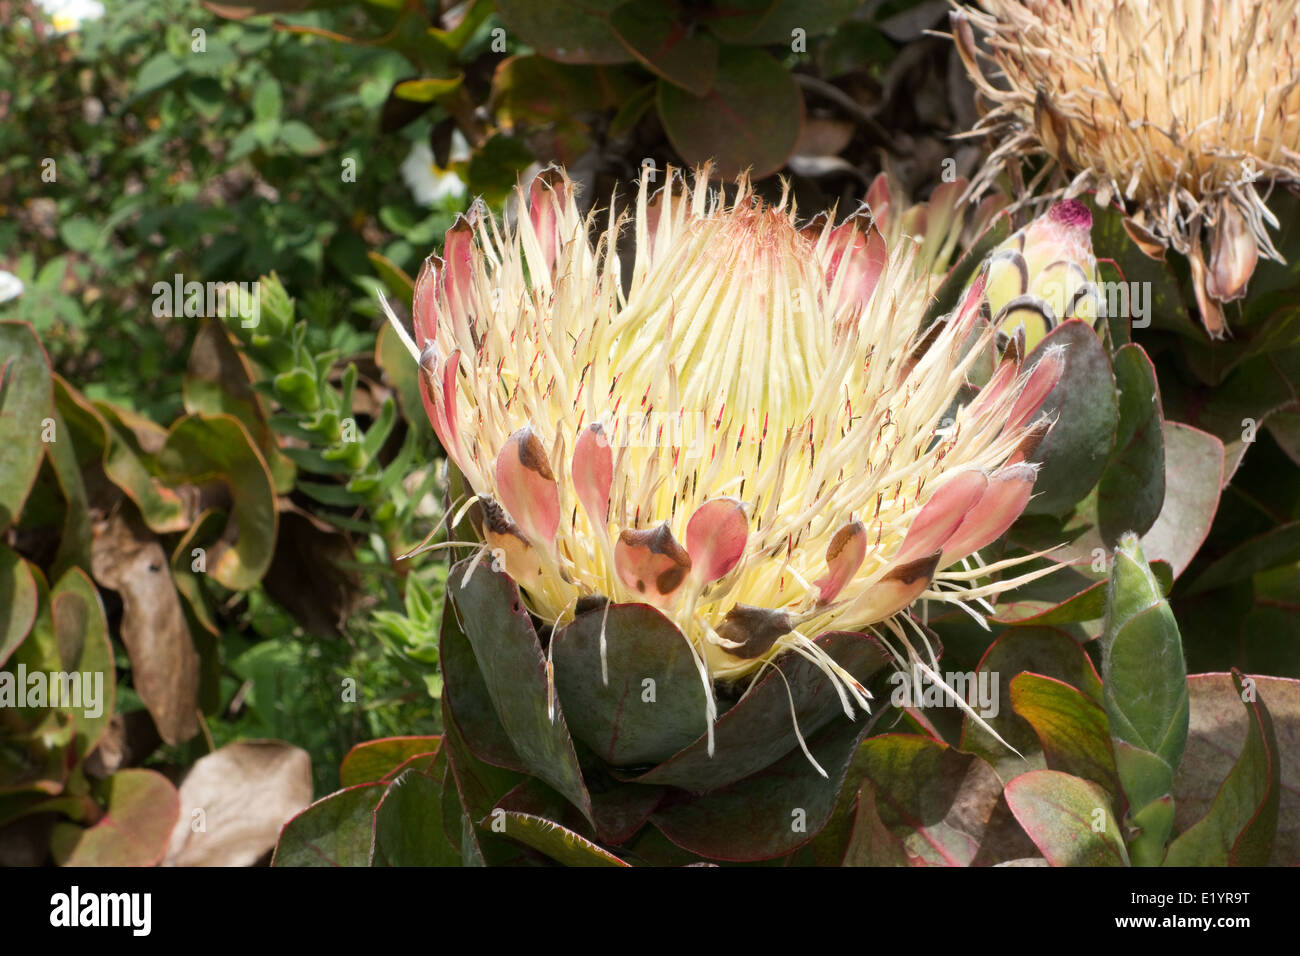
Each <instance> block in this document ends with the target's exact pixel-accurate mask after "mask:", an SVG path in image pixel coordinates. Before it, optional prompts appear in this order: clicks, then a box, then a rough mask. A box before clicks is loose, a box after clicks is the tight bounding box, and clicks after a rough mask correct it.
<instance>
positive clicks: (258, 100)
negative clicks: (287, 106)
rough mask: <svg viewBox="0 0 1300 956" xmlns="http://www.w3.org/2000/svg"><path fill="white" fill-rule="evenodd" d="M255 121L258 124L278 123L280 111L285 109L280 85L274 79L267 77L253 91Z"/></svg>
mask: <svg viewBox="0 0 1300 956" xmlns="http://www.w3.org/2000/svg"><path fill="white" fill-rule="evenodd" d="M252 105H253V119H254V121H255V122H257V123H267V122H278V120H279V119H280V111H281V110H282V109H283V108H284V98H283V96H282V95H281V93H280V83H279V81H277V80H276V79H275V78H274V77H270V76H268V77H266V78H265V79H263V80H262V82H260V83H258V84H257V88H256V89H255V90H253V104H252Z"/></svg>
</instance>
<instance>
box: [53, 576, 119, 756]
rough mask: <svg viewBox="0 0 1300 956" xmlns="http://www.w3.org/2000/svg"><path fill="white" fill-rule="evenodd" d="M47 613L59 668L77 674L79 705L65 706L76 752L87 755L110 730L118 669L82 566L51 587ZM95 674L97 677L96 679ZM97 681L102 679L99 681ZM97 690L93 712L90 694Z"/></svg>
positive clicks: (95, 591) (99, 606) (97, 602)
mask: <svg viewBox="0 0 1300 956" xmlns="http://www.w3.org/2000/svg"><path fill="white" fill-rule="evenodd" d="M50 612H51V617H52V619H53V622H54V639H55V643H56V646H57V649H58V654H59V660H60V663H61V665H62V666H61V667H60V668H59V670H62V671H64V672H66V673H76V674H80V675H81V686H82V690H81V706H80V707H69V706H68V705H66V704H65V705H64V709H65V710H69V711H71V713H72V714H73V717H74V721H73V726H74V727H75V728H76V753H77V754H78V756H81V757H85V756H87V755H88V754H89V753H90V752H91V751H92V750H94V749H95V747H96V746H98V745H99V742H100V740H101V739H102V738H103V736H104V734H105V733H106V732H107V731H108V726H109V723H110V722H111V721H112V719H113V706H114V701H115V700H116V697H117V674H116V669H115V668H114V664H113V647H112V645H111V644H110V643H109V639H108V620H107V618H105V616H104V605H103V602H102V601H100V598H99V590H98V589H97V588H96V587H95V585H94V584H93V583H92V582H91V580H90V578H89V577H88V576H87V575H86V572H85V571H83V570H82V569H81V568H69V569H68V571H67V572H66V573H65V574H64V575H63V577H61V578H60V579H59V580H58V582H57V583H56V584H55V585H54V588H53V590H52V591H50ZM96 677H98V680H96ZM100 681H102V682H103V683H102V684H101V683H100ZM92 682H93V685H94V691H93V692H94V693H95V694H96V695H97V698H96V700H95V701H94V708H93V709H94V710H96V711H98V712H97V713H94V714H92V713H91V709H92V708H91V707H90V703H91V702H90V700H89V698H88V697H87V694H88V693H91V692H92V691H91V688H90V687H88V686H87V684H88V683H92Z"/></svg>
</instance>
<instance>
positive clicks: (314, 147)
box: [279, 120, 328, 156]
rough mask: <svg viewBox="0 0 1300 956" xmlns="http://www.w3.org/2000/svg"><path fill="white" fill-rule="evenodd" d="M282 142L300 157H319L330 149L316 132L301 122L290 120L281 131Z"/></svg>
mask: <svg viewBox="0 0 1300 956" xmlns="http://www.w3.org/2000/svg"><path fill="white" fill-rule="evenodd" d="M279 137H280V142H281V143H283V144H284V145H285V146H288V147H289V148H290V149H291V150H293V151H294V152H295V153H297V154H298V155H299V156H319V155H320V154H321V153H323V152H325V150H326V149H327V148H328V146H327V144H326V142H325V140H323V139H321V138H320V137H319V136H317V135H316V131H315V130H313V129H312V128H311V127H310V126H308V125H307V124H306V123H304V122H302V121H300V120H289V121H288V122H287V123H285V124H284V125H282V126H281V127H280V130H279Z"/></svg>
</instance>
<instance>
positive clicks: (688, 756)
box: [635, 631, 889, 792]
mask: <svg viewBox="0 0 1300 956" xmlns="http://www.w3.org/2000/svg"><path fill="white" fill-rule="evenodd" d="M817 644H818V646H819V647H820V648H821V649H822V650H823V651H824V652H825V653H826V654H828V655H829V656H830V657H831V658H832V659H834V660H835V661H836V663H838V664H839V665H840V666H841V667H843V668H844V669H845V670H846V671H848V672H849V673H850V674H852V675H853V676H854V678H855V679H856V680H857V681H858V682H859V683H861V684H864V685H865V684H866V682H867V681H868V680H869V679H870V678H871V676H872V675H873V674H875V673H877V672H878V671H880V669H881V668H883V667H884V666H885V664H886V663H887V662H888V660H889V657H888V653H887V652H886V650H885V649H884V647H883V646H882V645H881V644H880V642H879V641H878V640H876V639H875V638H874V637H868V636H866V635H863V634H855V633H849V632H843V631H837V632H831V633H829V634H823V635H821V636H820V637H818V638H817ZM778 670H779V671H780V673H777V671H778ZM792 708H793V710H794V714H795V716H794V717H793V718H792V717H791V713H790V712H791V709H792ZM795 720H797V721H798V725H799V730H800V732H801V733H802V734H803V735H804V738H805V739H808V738H810V737H811V736H812V735H813V734H815V733H817V732H818V731H819V730H821V729H822V728H823V727H825V726H826V725H827V724H831V723H835V722H839V721H845V722H847V721H846V720H845V717H844V711H843V705H842V704H841V702H840V698H839V695H838V694H837V693H836V692H835V688H834V687H833V686H832V685H831V682H830V678H828V677H827V676H826V675H825V674H824V673H823V672H822V671H821V670H820V669H819V668H818V667H817V666H816V665H814V664H813V663H812V662H810V661H808V660H807V659H806V658H804V657H801V656H800V655H798V654H795V653H794V652H788V653H786V654H783V655H782V656H781V657H778V658H777V659H776V660H775V661H773V668H772V669H771V670H769V672H768V673H766V674H764V675H763V677H762V678H760V679H759V681H758V682H757V683H756V684H755V685H754V686H753V687H752V688H750V690H749V692H748V693H746V694H745V696H744V697H743V698H741V699H740V700H739V701H738V702H737V703H736V704H735V705H734V706H733V707H732V708H731V709H730V710H728V711H727V712H726V713H724V714H723V715H722V716H721V717H720V718H719V719H718V722H717V723H716V724H715V725H714V729H713V736H714V751H713V753H712V754H710V753H709V748H708V738H707V737H706V736H704V735H701V736H700V738H699V739H698V740H696V741H695V742H694V743H692V744H691V745H690V746H689V747H686V748H685V749H683V750H681V751H680V752H678V753H677V754H675V755H674V756H673V757H672V758H671V759H669V760H666V761H664V762H663V763H661V764H660V765H659V766H657V767H655V768H654V769H653V770H650V771H648V772H646V773H644V774H642V775H641V776H639V777H636V778H635V779H636V781H637V782H638V783H656V784H665V785H667V786H671V787H681V788H683V789H686V790H692V791H696V792H704V791H710V790H717V789H719V788H722V787H726V786H730V785H732V784H734V783H737V782H738V781H740V780H743V779H744V778H745V777H748V776H749V775H750V774H753V773H757V772H758V771H760V770H762V769H763V768H764V767H768V766H770V765H771V764H773V763H774V762H775V761H777V760H778V759H780V758H781V757H783V756H785V755H786V754H789V753H791V752H792V751H796V753H797V750H796V748H797V747H798V738H797V737H796V736H795ZM797 755H798V756H800V757H801V759H802V754H797ZM827 769H828V770H829V768H827Z"/></svg>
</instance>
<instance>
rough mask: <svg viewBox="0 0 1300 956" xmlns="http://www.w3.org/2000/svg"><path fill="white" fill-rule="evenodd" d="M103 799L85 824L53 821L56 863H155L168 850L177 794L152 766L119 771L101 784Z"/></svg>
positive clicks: (176, 812) (177, 806)
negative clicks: (93, 821) (87, 825)
mask: <svg viewBox="0 0 1300 956" xmlns="http://www.w3.org/2000/svg"><path fill="white" fill-rule="evenodd" d="M102 786H103V791H104V793H103V797H104V802H105V803H106V804H107V806H106V809H105V812H104V815H103V816H102V817H101V818H100V820H99V822H98V823H96V824H95V825H94V826H93V827H90V828H89V829H82V828H81V827H79V826H77V825H76V824H72V823H57V824H55V826H54V832H53V833H52V834H51V836H50V852H51V853H52V854H53V855H54V860H55V862H56V863H58V864H59V865H60V866H154V865H156V864H157V863H159V862H160V861H161V860H162V858H163V855H164V854H165V853H166V852H167V844H168V841H169V840H170V839H171V835H172V828H173V827H175V825H176V820H177V818H178V817H179V816H180V812H181V802H180V795H179V794H178V793H177V792H176V788H175V787H173V786H172V784H171V782H170V781H169V780H168V779H167V778H166V777H164V776H163V775H162V774H160V773H158V772H157V771H154V770H143V769H135V770H119V771H118V772H117V773H115V774H113V776H111V777H109V778H108V779H107V780H105V781H104V783H103V785H102Z"/></svg>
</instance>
